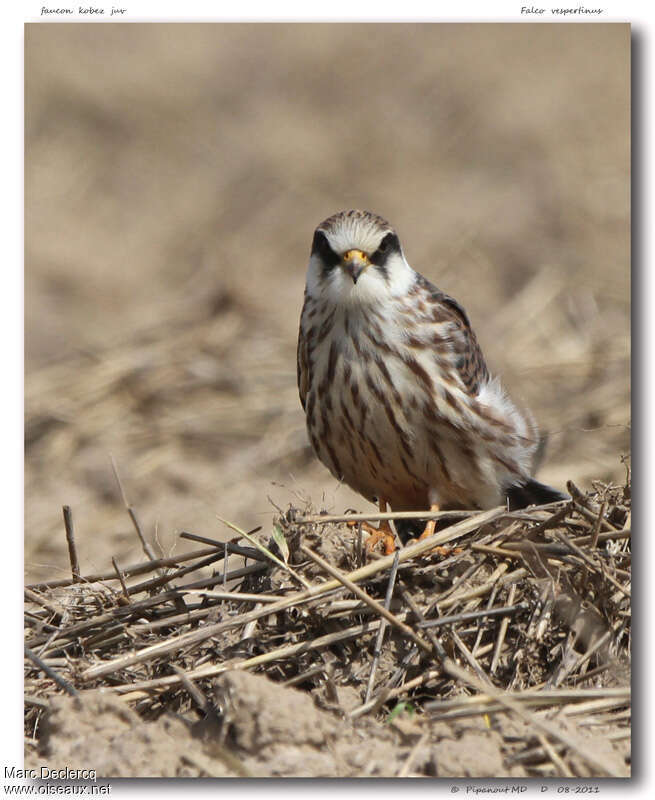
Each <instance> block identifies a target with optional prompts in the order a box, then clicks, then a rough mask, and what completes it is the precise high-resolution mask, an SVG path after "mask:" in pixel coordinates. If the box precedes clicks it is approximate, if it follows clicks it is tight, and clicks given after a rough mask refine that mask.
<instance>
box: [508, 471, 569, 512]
mask: <svg viewBox="0 0 655 800" xmlns="http://www.w3.org/2000/svg"><path fill="white" fill-rule="evenodd" d="M507 499H508V500H509V508H510V511H516V510H517V509H519V508H526V507H527V506H531V505H536V506H539V505H542V504H544V503H556V502H557V501H558V500H570V499H571V498H570V497H569V496H568V494H564V492H560V491H558V490H557V489H553V487H552V486H547V485H546V484H545V483H540V482H539V481H536V480H535V479H534V478H530V479H528V480H527V481H525V482H524V483H517V484H514V486H510V487H509V489H508V490H507Z"/></svg>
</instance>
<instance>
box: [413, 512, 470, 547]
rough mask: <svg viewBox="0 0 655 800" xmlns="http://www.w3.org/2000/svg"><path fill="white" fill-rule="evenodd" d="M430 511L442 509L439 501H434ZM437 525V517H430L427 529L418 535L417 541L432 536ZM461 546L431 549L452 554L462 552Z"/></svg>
mask: <svg viewBox="0 0 655 800" xmlns="http://www.w3.org/2000/svg"><path fill="white" fill-rule="evenodd" d="M430 511H441V509H440V507H439V505H438V504H437V503H433V504H432V505H431V506H430ZM436 527H437V520H436V519H429V520H428V521H427V523H426V526H425V529H424V530H423V533H422V534H421V535H420V536H419V537H418V540H417V541H419V542H420V541H421V539H427V538H428V537H429V536H432V535H433V534H434V532H435V530H436ZM460 552H461V547H439V546H437V547H435V548H434V550H430V553H437V555H440V556H450V555H452V554H453V553H460Z"/></svg>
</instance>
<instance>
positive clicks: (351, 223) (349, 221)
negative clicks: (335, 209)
mask: <svg viewBox="0 0 655 800" xmlns="http://www.w3.org/2000/svg"><path fill="white" fill-rule="evenodd" d="M319 229H320V230H322V231H323V233H324V234H325V235H326V237H327V240H328V242H329V243H330V247H331V248H332V249H333V250H334V252H335V253H345V252H346V251H347V250H352V249H357V250H363V251H364V252H365V253H368V254H369V255H370V254H371V253H374V252H375V251H376V250H377V249H378V247H379V246H380V242H381V241H382V239H384V237H385V236H386V235H387V233H389V232H390V231H391V230H392V228H391V227H390V226H389V225H386V224H383V223H382V221H381V219H380V218H379V217H374V216H372V215H371V216H363V215H362V216H350V215H344V216H340V217H338V218H336V219H335V218H334V217H332V218H330V219H329V220H326V221H325V222H324V223H322V224H321V225H319Z"/></svg>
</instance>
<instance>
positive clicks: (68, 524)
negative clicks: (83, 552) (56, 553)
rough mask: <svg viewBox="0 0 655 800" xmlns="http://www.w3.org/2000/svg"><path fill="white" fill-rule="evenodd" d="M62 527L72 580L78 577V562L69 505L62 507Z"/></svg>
mask: <svg viewBox="0 0 655 800" xmlns="http://www.w3.org/2000/svg"><path fill="white" fill-rule="evenodd" d="M63 512H64V527H65V528H66V543H67V544H68V557H69V559H70V564H71V572H72V573H73V580H74V581H78V580H79V579H80V562H79V559H78V558H77V547H76V546H75V532H74V530H73V512H72V511H71V507H70V506H64V507H63Z"/></svg>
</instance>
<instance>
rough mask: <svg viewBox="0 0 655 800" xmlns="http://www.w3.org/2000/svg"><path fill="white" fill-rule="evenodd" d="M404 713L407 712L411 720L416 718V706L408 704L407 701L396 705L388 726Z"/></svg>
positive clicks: (390, 715) (390, 713) (392, 710)
mask: <svg viewBox="0 0 655 800" xmlns="http://www.w3.org/2000/svg"><path fill="white" fill-rule="evenodd" d="M404 711H406V712H407V715H408V716H409V717H410V718H411V717H413V716H414V706H413V705H412V704H411V703H407V702H406V701H405V700H401V702H400V703H396V705H395V706H394V707H393V708H392V709H391V711H390V712H389V716H388V717H387V720H386V724H387V725H388V724H389V723H390V722H393V721H394V719H395V718H396V717H399V716H400V715H401V714H402V713H403V712H404Z"/></svg>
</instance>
